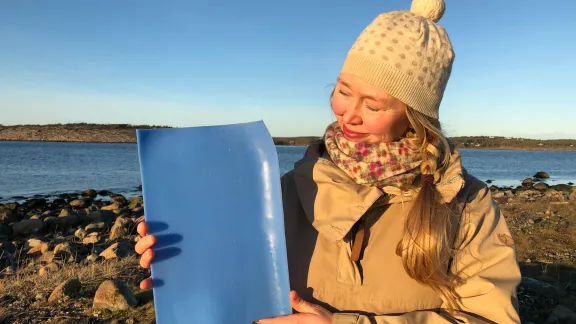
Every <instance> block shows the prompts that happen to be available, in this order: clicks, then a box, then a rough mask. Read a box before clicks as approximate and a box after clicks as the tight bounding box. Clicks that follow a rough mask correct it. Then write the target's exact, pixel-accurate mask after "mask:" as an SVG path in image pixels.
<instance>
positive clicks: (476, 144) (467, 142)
mask: <svg viewBox="0 0 576 324" xmlns="http://www.w3.org/2000/svg"><path fill="white" fill-rule="evenodd" d="M450 139H451V140H452V142H454V143H455V144H457V145H458V147H460V148H478V149H516V150H570V151H576V140H574V139H557V140H536V139H526V138H512V137H496V136H462V137H452V138H450Z"/></svg>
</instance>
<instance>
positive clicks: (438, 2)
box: [410, 0, 446, 22]
mask: <svg viewBox="0 0 576 324" xmlns="http://www.w3.org/2000/svg"><path fill="white" fill-rule="evenodd" d="M445 10H446V6H445V4H444V0H412V7H411V8H410V11H411V12H412V13H413V14H415V15H418V16H422V17H424V18H426V19H429V20H431V21H433V22H438V21H439V20H440V19H441V18H442V16H443V15H444V11H445Z"/></svg>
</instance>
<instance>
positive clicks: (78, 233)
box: [74, 228, 88, 240]
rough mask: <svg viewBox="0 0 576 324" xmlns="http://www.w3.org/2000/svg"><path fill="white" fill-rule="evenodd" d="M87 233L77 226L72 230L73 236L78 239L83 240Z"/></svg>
mask: <svg viewBox="0 0 576 324" xmlns="http://www.w3.org/2000/svg"><path fill="white" fill-rule="evenodd" d="M87 234H88V233H86V231H85V230H84V229H83V228H79V229H77V230H76V231H75V232H74V236H75V237H76V238H78V239H80V240H83V239H84V238H85V237H86V235H87Z"/></svg>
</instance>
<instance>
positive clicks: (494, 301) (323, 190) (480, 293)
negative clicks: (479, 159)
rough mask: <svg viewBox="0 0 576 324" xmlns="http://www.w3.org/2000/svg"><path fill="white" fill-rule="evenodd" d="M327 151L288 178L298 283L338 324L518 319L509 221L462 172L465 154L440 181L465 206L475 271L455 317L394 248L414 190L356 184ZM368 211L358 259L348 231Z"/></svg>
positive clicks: (469, 262)
mask: <svg viewBox="0 0 576 324" xmlns="http://www.w3.org/2000/svg"><path fill="white" fill-rule="evenodd" d="M320 148H321V146H318V145H314V146H311V147H309V149H308V151H307V154H306V157H304V159H302V160H301V161H299V162H298V163H297V164H296V165H295V168H294V169H293V170H292V171H290V172H288V173H287V174H285V175H284V176H283V177H282V190H283V200H284V213H285V227H286V243H287V250H288V266H289V273H290V281H291V286H292V289H294V290H296V291H297V292H298V293H299V294H300V295H301V296H302V297H303V298H304V299H305V300H308V301H310V302H313V303H316V304H320V305H322V306H324V307H326V308H327V309H329V310H331V311H333V312H335V315H334V320H333V323H334V324H384V323H499V324H504V323H520V319H519V315H518V306H517V300H516V288H517V285H518V284H519V282H520V278H521V276H520V270H519V267H518V263H517V259H516V251H515V247H514V243H513V241H512V238H511V237H510V232H509V230H508V227H507V225H506V221H505V219H504V217H502V214H501V213H500V211H499V209H498V206H497V205H496V204H495V203H494V201H493V199H492V196H491V193H490V190H489V189H488V188H487V187H486V185H485V184H484V183H483V182H481V181H480V180H478V179H476V178H474V177H472V176H470V175H468V174H466V173H465V172H464V170H463V168H462V165H461V162H460V156H459V155H458V154H456V155H455V156H454V158H453V161H452V163H451V166H450V167H449V169H448V170H447V172H446V173H445V175H444V177H443V178H442V179H441V181H440V183H439V184H438V185H437V188H438V189H439V191H440V192H441V195H442V197H443V198H444V200H445V201H451V200H452V199H459V200H460V201H461V202H462V210H463V212H462V220H463V224H462V226H461V231H462V232H461V233H462V235H464V236H463V239H462V240H459V242H461V243H460V244H459V246H458V248H459V250H460V251H459V254H460V257H459V260H460V269H462V267H463V266H464V267H465V268H466V274H467V275H468V276H469V277H468V279H467V282H466V284H464V285H462V286H461V287H459V289H458V293H459V294H460V296H461V297H462V303H463V305H464V307H465V308H464V309H463V310H462V312H460V313H459V314H458V315H457V316H455V317H454V316H450V315H448V314H447V313H446V312H445V311H443V310H442V308H443V303H442V300H441V299H440V298H439V297H438V295H437V294H436V293H435V292H434V291H433V290H432V289H430V288H428V287H426V286H423V285H421V284H419V283H417V282H416V281H414V280H413V279H411V278H410V277H409V276H408V275H407V274H406V273H405V271H404V268H403V266H402V261H401V257H400V256H398V255H397V254H396V247H397V244H398V242H399V241H400V240H401V237H402V231H403V224H402V215H403V213H404V212H405V211H408V210H409V208H410V207H411V200H412V198H411V196H412V197H413V196H414V194H415V193H414V192H412V193H411V192H402V193H401V192H399V191H397V190H394V188H385V189H384V191H385V192H387V193H389V194H391V195H384V194H383V193H382V191H381V190H379V189H377V188H374V187H365V186H361V185H357V184H356V183H354V182H353V181H352V179H350V178H349V177H348V176H347V175H346V174H345V173H344V172H343V171H341V170H340V169H339V168H338V167H336V166H335V165H334V164H333V163H332V162H331V161H330V157H329V156H328V155H327V153H322V152H321V150H320ZM320 155H321V156H320ZM386 197H392V198H386ZM377 200H379V201H378V204H377V205H378V206H373V204H374V203H375V202H376V201H377ZM380 202H382V203H380ZM380 205H383V206H380ZM363 215H366V216H365V222H366V227H365V231H364V232H365V235H364V245H363V246H362V247H363V248H362V252H361V258H360V260H359V261H357V262H353V261H351V255H352V253H353V252H352V244H351V241H352V240H351V236H352V235H353V234H352V232H351V229H352V228H353V226H354V225H355V223H356V222H357V221H358V220H359V219H360V218H361V217H362V216H363Z"/></svg>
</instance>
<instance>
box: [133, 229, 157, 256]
mask: <svg viewBox="0 0 576 324" xmlns="http://www.w3.org/2000/svg"><path fill="white" fill-rule="evenodd" d="M154 244H156V236H154V235H152V234H150V235H146V236H144V237H142V238H141V239H140V240H138V243H136V246H135V247H134V249H135V250H136V253H138V254H142V253H144V252H146V250H148V249H150V248H151V247H152V246H153V245H154Z"/></svg>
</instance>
